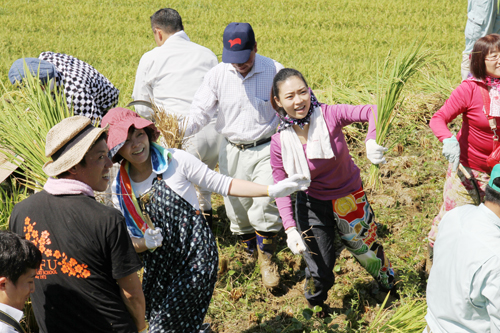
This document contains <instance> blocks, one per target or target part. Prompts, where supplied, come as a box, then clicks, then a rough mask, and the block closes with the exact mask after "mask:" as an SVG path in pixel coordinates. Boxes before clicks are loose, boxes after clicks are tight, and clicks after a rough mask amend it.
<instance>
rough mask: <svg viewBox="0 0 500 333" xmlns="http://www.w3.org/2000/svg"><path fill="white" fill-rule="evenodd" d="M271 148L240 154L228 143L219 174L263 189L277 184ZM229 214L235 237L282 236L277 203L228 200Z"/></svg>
mask: <svg viewBox="0 0 500 333" xmlns="http://www.w3.org/2000/svg"><path fill="white" fill-rule="evenodd" d="M270 145H271V143H270V142H268V143H266V144H263V145H260V146H257V147H253V148H249V149H245V150H243V151H242V150H239V149H238V148H236V147H233V146H232V145H231V144H230V143H229V142H227V140H224V141H223V142H222V144H221V147H220V153H219V170H220V172H221V173H222V174H224V175H227V176H229V177H232V178H238V179H243V180H248V181H251V182H255V183H258V184H263V185H272V184H274V181H273V176H272V170H271V163H270ZM224 204H225V206H226V214H227V217H228V218H229V220H230V221H231V231H232V232H233V234H235V235H244V234H249V233H252V232H254V231H255V230H258V231H265V232H278V231H280V230H281V227H282V224H281V218H280V217H279V213H278V208H277V207H276V203H275V202H274V200H273V199H271V198H269V197H261V198H237V197H232V196H228V197H225V198H224Z"/></svg>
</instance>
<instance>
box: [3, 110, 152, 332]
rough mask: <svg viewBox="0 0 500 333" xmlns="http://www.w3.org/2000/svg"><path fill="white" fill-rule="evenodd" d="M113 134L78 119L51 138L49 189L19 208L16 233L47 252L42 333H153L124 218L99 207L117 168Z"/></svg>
mask: <svg viewBox="0 0 500 333" xmlns="http://www.w3.org/2000/svg"><path fill="white" fill-rule="evenodd" d="M106 131H107V128H105V129H100V128H94V127H93V126H92V125H91V124H90V120H89V119H87V118H85V117H81V116H76V117H71V118H67V119H65V120H63V121H62V122H61V123H59V124H57V125H56V126H54V127H53V128H52V129H51V130H50V131H49V133H48V135H47V145H46V154H47V156H51V157H52V159H53V160H52V161H50V162H47V163H46V164H45V165H44V168H43V169H44V172H45V173H46V174H47V175H49V176H51V177H57V179H56V178H49V180H48V181H47V183H46V184H45V186H44V190H43V191H41V192H39V193H36V194H34V195H32V196H30V197H29V198H27V199H26V200H23V201H22V202H21V203H19V204H17V205H16V206H15V207H14V210H13V212H12V215H11V218H10V229H11V230H12V231H13V232H15V233H17V234H19V235H21V236H24V237H25V238H26V239H28V240H30V241H31V242H33V244H35V246H37V247H38V249H39V250H40V251H41V252H42V263H41V266H40V270H39V271H38V272H37V273H38V274H37V279H36V281H35V286H36V289H35V292H34V293H33V296H32V303H33V310H34V312H35V317H36V319H37V322H38V324H39V326H40V332H72V333H73V332H82V333H88V332H93V333H94V332H103V333H104V332H122V333H128V332H138V330H143V329H145V328H146V324H145V321H144V316H145V302H144V294H143V293H142V288H141V284H140V281H139V278H138V276H137V273H136V272H137V271H138V270H139V269H140V268H141V266H142V264H141V262H140V259H139V257H138V256H137V254H136V252H135V250H134V248H133V246H132V243H131V241H130V237H129V235H128V232H127V228H126V225H125V220H124V218H123V216H122V214H121V213H120V212H119V211H118V210H116V209H114V208H110V207H107V206H104V205H102V204H100V203H98V202H97V201H96V200H95V199H94V192H93V191H94V190H96V191H103V190H104V189H105V188H106V187H107V184H108V182H109V169H110V167H111V165H112V163H111V160H109V158H108V157H107V153H108V149H107V146H106V141H105V139H106V133H105V132H106Z"/></svg>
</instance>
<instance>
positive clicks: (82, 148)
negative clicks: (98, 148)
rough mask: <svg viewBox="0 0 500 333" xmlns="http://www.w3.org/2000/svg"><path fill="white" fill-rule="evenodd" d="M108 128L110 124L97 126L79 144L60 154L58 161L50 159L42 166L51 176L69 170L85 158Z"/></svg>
mask: <svg viewBox="0 0 500 333" xmlns="http://www.w3.org/2000/svg"><path fill="white" fill-rule="evenodd" d="M108 129H109V126H106V127H104V128H99V127H96V128H95V129H93V130H92V131H91V132H90V133H88V134H87V135H86V136H85V137H84V138H82V139H81V140H80V141H79V142H78V143H77V144H75V145H74V146H73V147H71V149H69V150H68V151H67V152H65V153H64V154H63V155H61V156H59V158H58V159H57V160H56V161H48V162H47V163H45V164H44V165H43V168H42V169H43V172H45V173H46V174H47V175H48V176H50V177H56V176H57V175H60V174H61V173H63V172H66V171H68V170H69V169H71V168H72V167H74V166H75V165H77V164H78V163H80V162H81V161H82V160H83V158H84V156H85V154H86V153H87V152H88V151H89V149H90V147H91V146H92V145H93V144H94V142H95V141H96V140H97V139H98V138H99V137H100V136H101V134H102V133H106V132H107V131H108Z"/></svg>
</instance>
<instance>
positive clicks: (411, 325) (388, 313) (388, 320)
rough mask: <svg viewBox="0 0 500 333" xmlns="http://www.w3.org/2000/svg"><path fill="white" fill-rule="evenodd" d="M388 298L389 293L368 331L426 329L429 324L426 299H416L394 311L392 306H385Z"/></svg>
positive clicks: (411, 331)
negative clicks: (426, 316) (426, 319)
mask: <svg viewBox="0 0 500 333" xmlns="http://www.w3.org/2000/svg"><path fill="white" fill-rule="evenodd" d="M388 298H389V294H387V297H386V298H385V300H384V302H383V303H382V306H381V307H380V310H379V311H378V312H377V315H376V316H375V319H374V320H373V321H372V322H371V324H370V326H368V328H367V329H366V331H365V332H366V333H381V332H384V333H385V332H394V333H395V332H397V333H403V332H404V333H417V332H418V333H420V332H422V331H423V330H424V328H425V326H426V325H427V323H426V321H425V314H426V313H427V303H426V302H425V299H414V300H412V301H410V302H408V303H405V304H403V305H401V306H399V307H398V308H396V309H395V310H394V311H392V310H391V309H390V308H388V309H385V308H384V307H385V304H386V303H387V300H388Z"/></svg>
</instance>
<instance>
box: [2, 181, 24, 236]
mask: <svg viewBox="0 0 500 333" xmlns="http://www.w3.org/2000/svg"><path fill="white" fill-rule="evenodd" d="M7 184H8V183H7V182H4V183H2V186H0V230H7V229H8V227H9V218H10V214H11V213H12V209H13V208H14V206H15V205H16V204H17V203H18V202H20V201H22V200H24V199H26V198H27V197H28V195H29V193H28V189H27V188H26V187H24V186H19V184H18V183H17V182H16V180H15V179H14V178H12V179H11V183H10V184H8V185H7ZM5 185H7V186H5Z"/></svg>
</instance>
